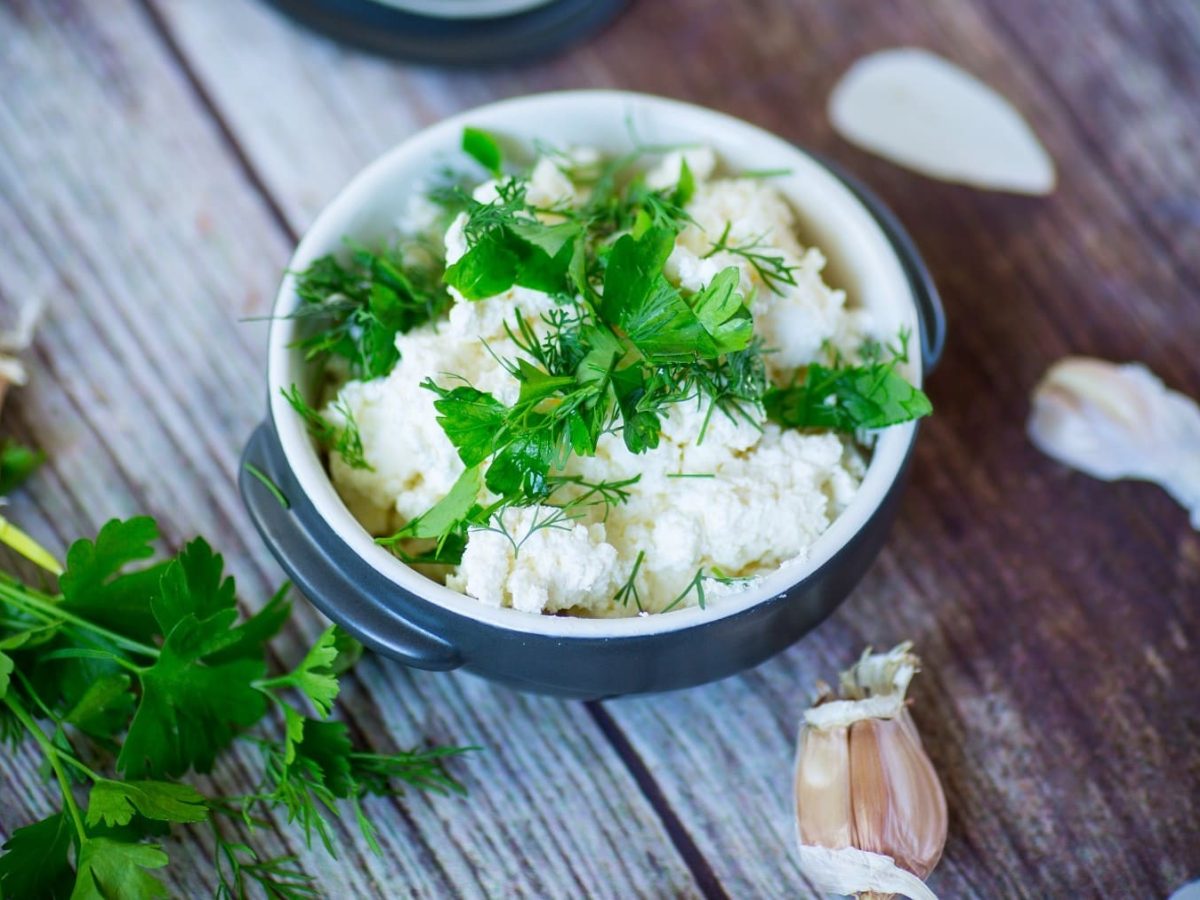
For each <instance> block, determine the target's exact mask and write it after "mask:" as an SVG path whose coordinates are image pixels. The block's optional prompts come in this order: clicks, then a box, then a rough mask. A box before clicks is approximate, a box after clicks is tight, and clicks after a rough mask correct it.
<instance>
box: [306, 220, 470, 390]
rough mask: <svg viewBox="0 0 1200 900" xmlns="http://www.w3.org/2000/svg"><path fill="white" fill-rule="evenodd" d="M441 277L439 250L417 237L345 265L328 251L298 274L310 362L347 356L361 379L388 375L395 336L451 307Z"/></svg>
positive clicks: (359, 254)
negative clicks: (422, 245)
mask: <svg viewBox="0 0 1200 900" xmlns="http://www.w3.org/2000/svg"><path fill="white" fill-rule="evenodd" d="M441 278H442V266H441V263H440V262H439V261H438V253H437V252H436V251H435V250H434V248H432V247H421V246H419V245H418V244H417V243H415V242H411V243H409V244H408V245H406V246H405V247H403V248H402V247H392V248H385V249H383V250H380V251H379V252H372V251H370V250H367V249H366V248H362V247H360V248H356V249H354V251H353V252H352V253H351V255H350V259H349V261H348V262H347V263H345V264H343V263H342V262H339V261H338V259H337V258H336V257H334V256H322V257H321V258H320V259H318V260H316V261H315V262H313V263H312V265H310V266H309V267H308V268H307V269H305V270H304V271H303V272H300V273H298V274H297V275H296V294H297V296H298V297H299V298H300V305H299V306H298V307H297V308H296V311H295V312H294V313H293V316H294V317H296V318H302V319H306V320H312V322H311V324H309V328H308V331H309V333H308V336H307V337H304V338H302V339H300V340H299V341H297V344H296V345H297V346H298V347H300V348H301V349H302V350H304V353H305V356H306V357H307V358H308V359H317V360H321V359H326V358H328V357H331V356H332V357H336V358H340V359H342V360H345V361H346V363H347V364H348V365H349V369H350V374H351V375H352V376H353V377H355V378H363V379H371V378H379V377H381V376H383V375H386V374H387V373H388V372H390V371H391V370H392V368H393V367H394V366H395V365H396V362H397V361H398V360H399V359H400V352H399V351H398V350H397V349H396V335H397V334H403V333H405V332H408V331H411V330H412V329H413V328H415V327H417V326H418V325H422V324H424V323H425V322H429V321H432V320H434V319H436V318H438V317H439V316H440V315H442V313H444V312H445V311H446V310H447V309H449V306H450V296H449V294H447V293H446V289H445V287H444V286H443V285H442V283H441Z"/></svg>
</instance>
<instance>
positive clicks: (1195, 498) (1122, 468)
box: [1028, 356, 1200, 529]
mask: <svg viewBox="0 0 1200 900" xmlns="http://www.w3.org/2000/svg"><path fill="white" fill-rule="evenodd" d="M1028 431H1029V438H1030V440H1032V441H1033V443H1034V445H1035V446H1037V448H1038V449H1039V450H1041V451H1042V452H1043V453H1045V454H1047V455H1049V456H1052V457H1054V458H1055V459H1057V460H1059V461H1060V462H1063V463H1066V464H1067V465H1069V466H1072V467H1074V468H1076V469H1079V470H1080V471H1083V472H1086V473H1087V474H1089V475H1091V476H1093V477H1095V478H1101V479H1103V480H1105V481H1113V480H1116V479H1119V478H1133V479H1138V480H1142V481H1153V482H1156V483H1157V484H1159V485H1161V486H1162V487H1163V488H1165V489H1166V490H1167V491H1168V492H1169V493H1170V494H1171V496H1172V497H1174V498H1175V499H1176V500H1177V501H1179V503H1181V504H1182V505H1183V506H1184V507H1185V508H1187V509H1188V510H1189V511H1190V512H1191V520H1192V526H1193V527H1194V528H1198V529H1200V406H1197V404H1196V401H1195V400H1193V399H1191V398H1190V397H1187V396H1185V395H1183V394H1180V393H1178V392H1176V391H1172V390H1169V389H1168V388H1167V387H1166V385H1164V384H1163V383H1162V381H1161V380H1160V379H1159V378H1158V377H1157V376H1155V374H1154V373H1153V372H1151V371H1150V370H1149V369H1147V368H1146V367H1145V366H1143V365H1140V364H1138V363H1128V364H1125V365H1118V364H1117V363H1111V362H1107V361H1105V360H1102V359H1092V358H1089V357H1083V356H1072V357H1067V358H1066V359H1063V360H1060V361H1059V362H1057V363H1055V364H1054V365H1053V366H1051V367H1050V370H1049V371H1048V372H1046V374H1045V376H1043V378H1042V380H1041V382H1040V383H1039V384H1038V386H1037V388H1036V389H1035V390H1034V394H1033V409H1032V412H1031V413H1030V417H1029V427H1028Z"/></svg>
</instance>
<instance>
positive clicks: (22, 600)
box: [0, 584, 159, 658]
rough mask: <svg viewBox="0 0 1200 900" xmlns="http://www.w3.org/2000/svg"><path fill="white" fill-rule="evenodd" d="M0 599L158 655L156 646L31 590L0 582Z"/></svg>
mask: <svg viewBox="0 0 1200 900" xmlns="http://www.w3.org/2000/svg"><path fill="white" fill-rule="evenodd" d="M0 600H2V601H3V602H5V603H11V604H12V605H13V606H16V607H17V608H19V609H21V608H23V609H25V611H26V612H33V613H36V614H39V615H41V616H43V617H50V618H58V619H61V620H62V621H64V622H69V623H70V624H72V625H75V626H76V627H78V628H84V629H86V630H88V631H91V632H93V633H95V634H98V635H100V636H101V637H105V638H108V640H110V641H112V642H113V643H114V644H116V645H117V646H118V647H121V648H123V649H125V650H130V651H132V652H134V653H141V654H142V655H144V656H151V657H154V658H157V657H158V656H159V649H158V648H157V647H151V646H150V645H149V644H143V643H142V642H141V641H135V640H133V639H131V638H127V637H125V636H124V635H121V634H117V633H116V632H115V631H109V630H108V629H107V628H104V627H102V626H100V625H97V624H95V623H94V622H89V621H88V620H87V619H84V618H82V617H80V616H77V615H75V614H74V613H72V612H68V611H67V610H65V609H63V608H62V607H61V606H60V605H59V604H58V603H55V602H54V601H53V600H50V599H44V600H43V599H42V598H41V597H39V596H37V595H36V594H34V593H33V592H30V591H24V590H22V591H18V590H14V589H13V588H11V587H10V586H8V585H6V584H0Z"/></svg>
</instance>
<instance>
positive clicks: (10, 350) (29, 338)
mask: <svg viewBox="0 0 1200 900" xmlns="http://www.w3.org/2000/svg"><path fill="white" fill-rule="evenodd" d="M45 307H46V303H45V300H44V299H41V298H39V299H35V300H31V301H28V302H26V303H24V304H22V306H21V307H20V309H18V310H17V315H16V319H17V321H16V324H15V326H14V327H13V328H12V329H9V330H0V407H2V406H3V405H4V397H5V395H6V394H7V393H8V388H9V386H11V385H17V386H21V385H24V384H26V383H27V382H28V381H29V374H28V373H27V372H26V371H25V365H24V363H22V362H21V360H20V359H19V358H18V356H17V354H19V353H20V352H21V351H22V350H24V349H26V348H27V347H28V346H29V345H30V344H32V343H33V332H34V329H35V328H36V327H37V323H38V319H40V318H41V315H42V312H43V311H44V310H45Z"/></svg>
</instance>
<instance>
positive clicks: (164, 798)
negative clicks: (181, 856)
mask: <svg viewBox="0 0 1200 900" xmlns="http://www.w3.org/2000/svg"><path fill="white" fill-rule="evenodd" d="M134 813H137V814H139V815H142V816H145V817H146V818H147V819H154V820H156V821H159V822H203V821H204V820H205V819H207V818H208V807H207V805H206V803H205V800H204V795H203V794H201V793H200V792H199V791H197V790H196V789H195V788H194V787H192V786H191V785H188V784H179V783H177V782H170V781H113V780H112V779H109V778H103V779H101V780H100V781H97V782H96V783H95V784H94V785H93V786H92V792H91V794H90V795H89V797H88V808H87V824H88V825H97V824H99V823H100V822H104V823H105V824H106V825H128V824H129V823H130V821H131V820H132V819H133V816H134Z"/></svg>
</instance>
